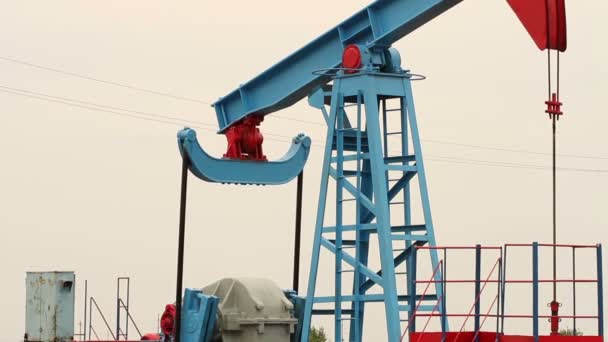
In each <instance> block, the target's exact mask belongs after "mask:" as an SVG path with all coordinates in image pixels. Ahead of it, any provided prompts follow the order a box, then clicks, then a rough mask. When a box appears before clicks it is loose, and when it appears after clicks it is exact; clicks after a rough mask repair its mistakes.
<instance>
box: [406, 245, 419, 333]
mask: <svg viewBox="0 0 608 342" xmlns="http://www.w3.org/2000/svg"><path fill="white" fill-rule="evenodd" d="M412 248H413V249H412V255H411V257H410V259H409V265H408V270H407V272H408V276H409V277H408V278H409V279H410V281H409V283H408V289H407V291H408V295H409V297H410V300H409V306H410V308H409V314H408V325H409V331H408V333H410V334H411V333H413V332H416V303H417V300H416V292H417V291H416V288H417V286H416V263H417V261H416V260H417V258H418V248H416V246H415V245H414V246H412Z"/></svg>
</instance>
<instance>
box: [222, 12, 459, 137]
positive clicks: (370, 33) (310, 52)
mask: <svg viewBox="0 0 608 342" xmlns="http://www.w3.org/2000/svg"><path fill="white" fill-rule="evenodd" d="M461 1H462V0H377V1H375V2H373V3H372V4H370V5H369V6H368V7H366V8H365V9H363V10H362V11H360V12H358V13H357V14H355V15H354V16H352V17H350V18H349V19H347V20H346V21H344V22H343V23H341V24H339V25H338V26H337V27H335V28H333V29H331V30H330V31H329V32H327V33H325V34H323V35H322V36H320V37H319V38H317V39H315V40H314V41H312V42H311V43H309V44H308V45H306V46H304V47H303V48H301V49H300V50H298V51H296V52H295V53H293V54H292V55H290V56H289V57H287V58H285V59H284V60H282V61H281V62H279V63H278V64H276V65H275V66H273V67H271V68H270V69H268V70H266V71H264V72H263V73H262V74H260V75H259V76H257V77H255V78H254V79H252V80H251V81H249V82H247V83H245V84H243V85H242V86H240V87H239V88H238V89H236V90H235V91H233V92H231V93H230V94H228V95H226V96H225V97H222V98H221V99H220V100H218V101H217V102H216V103H215V104H214V107H215V111H216V114H217V120H218V124H219V128H220V133H222V132H224V130H226V129H227V128H228V127H230V126H231V125H233V124H235V123H236V122H238V121H239V120H241V119H243V118H244V117H246V116H248V115H250V114H257V115H267V114H270V113H273V112H276V111H278V110H281V109H283V108H286V107H289V106H291V105H293V104H295V103H296V102H298V101H299V100H301V99H303V98H304V97H306V96H307V95H308V94H309V93H310V92H311V91H312V90H314V89H315V88H316V87H318V86H321V85H324V84H327V83H328V82H329V81H330V77H329V76H328V75H318V74H313V72H314V71H316V70H321V69H327V68H336V67H339V66H340V63H341V60H342V52H343V51H344V48H345V47H346V46H348V45H350V44H358V45H362V46H366V47H368V48H369V49H375V48H388V47H390V46H391V44H393V43H394V42H396V41H397V40H399V39H401V38H403V37H404V36H406V35H408V34H409V33H410V32H412V31H414V30H416V29H417V28H419V27H420V26H422V25H424V24H426V23H427V22H429V21H431V20H432V19H434V18H435V17H437V16H438V15H440V14H442V13H443V12H445V11H447V10H448V9H450V8H452V7H453V6H455V5H456V4H458V3H460V2H461Z"/></svg>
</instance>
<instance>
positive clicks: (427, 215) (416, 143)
mask: <svg viewBox="0 0 608 342" xmlns="http://www.w3.org/2000/svg"><path fill="white" fill-rule="evenodd" d="M403 84H404V90H405V97H404V101H405V104H406V108H407V118H408V121H409V123H410V126H411V129H410V130H411V136H412V137H411V139H412V145H413V149H414V155H415V159H416V168H417V176H418V185H419V191H420V200H421V202H422V212H423V216H424V222H425V226H426V236H427V244H428V245H429V246H436V245H437V240H436V238H435V226H434V224H433V216H432V215H431V202H430V198H429V192H428V186H427V181H426V173H425V167H424V158H423V157H422V143H421V142H420V134H419V130H418V120H417V117H416V106H415V105H414V93H413V91H412V80H411V78H405V79H404V80H403ZM430 256H431V266H432V267H433V269H435V267H438V265H439V255H438V252H437V250H430ZM442 279H443V275H442V274H441V272H437V273H436V275H435V279H434V280H435V281H436V282H435V292H436V294H437V298H438V299H440V298H441V297H442V296H443V289H442V284H441V283H440V281H441V280H442ZM414 288H415V285H414ZM410 305H413V303H410ZM441 308H442V309H441V311H442V310H443V307H441ZM444 314H445V312H444ZM447 322H448V321H447V320H442V325H443V326H442V331H448V330H449V327H448V323H447Z"/></svg>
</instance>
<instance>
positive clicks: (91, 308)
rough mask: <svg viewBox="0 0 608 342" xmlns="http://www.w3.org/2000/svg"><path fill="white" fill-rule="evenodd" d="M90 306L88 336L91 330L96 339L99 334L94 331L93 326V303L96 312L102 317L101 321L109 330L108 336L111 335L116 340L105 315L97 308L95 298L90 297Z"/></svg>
mask: <svg viewBox="0 0 608 342" xmlns="http://www.w3.org/2000/svg"><path fill="white" fill-rule="evenodd" d="M89 300H90V304H91V305H90V308H89V310H91V312H90V313H89V337H90V336H91V331H93V332H94V333H95V336H96V337H97V340H99V336H98V335H97V332H95V329H94V328H93V312H92V311H93V305H95V309H97V313H98V314H99V315H100V316H101V319H103V322H104V323H105V325H106V328H107V329H108V331H109V332H110V336H112V339H113V340H116V336H115V335H114V333H113V332H112V328H110V325H109V324H108V321H107V320H106V317H105V316H104V314H103V312H101V309H100V308H99V305H97V301H96V300H95V298H93V297H90V298H89Z"/></svg>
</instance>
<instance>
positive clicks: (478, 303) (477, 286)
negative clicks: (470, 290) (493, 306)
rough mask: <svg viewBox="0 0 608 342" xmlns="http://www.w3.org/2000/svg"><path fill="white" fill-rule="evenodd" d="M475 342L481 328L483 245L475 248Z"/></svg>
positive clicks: (477, 341) (477, 339)
mask: <svg viewBox="0 0 608 342" xmlns="http://www.w3.org/2000/svg"><path fill="white" fill-rule="evenodd" d="M473 298H474V300H475V336H476V337H475V342H479V334H478V332H479V326H480V322H481V321H480V319H479V318H480V317H479V315H480V313H481V312H480V311H481V245H476V246H475V297H473Z"/></svg>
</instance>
